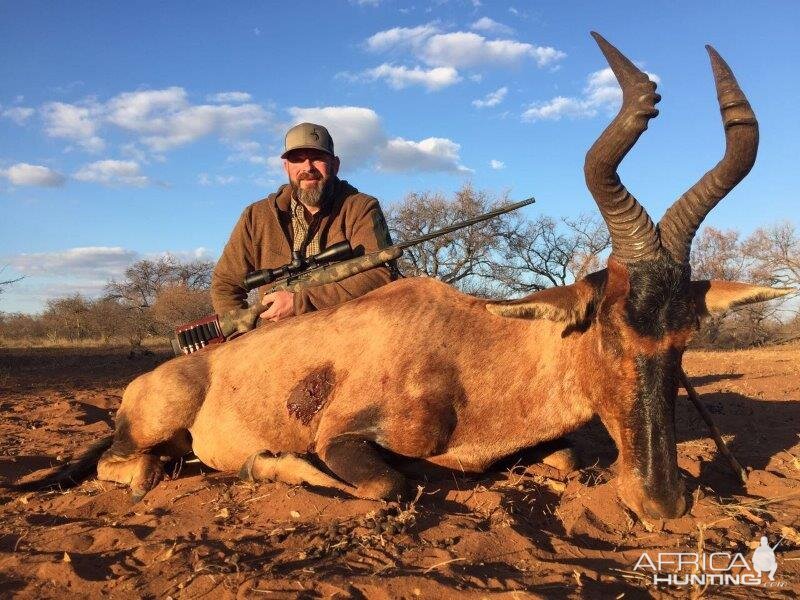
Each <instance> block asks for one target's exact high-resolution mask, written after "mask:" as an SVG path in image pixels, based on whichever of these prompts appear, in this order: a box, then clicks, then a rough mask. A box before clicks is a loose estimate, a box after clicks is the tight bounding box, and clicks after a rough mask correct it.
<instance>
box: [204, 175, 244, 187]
mask: <svg viewBox="0 0 800 600" xmlns="http://www.w3.org/2000/svg"><path fill="white" fill-rule="evenodd" d="M237 181H239V179H238V178H237V177H233V176H232V175H215V176H214V177H211V176H210V175H209V174H208V173H200V175H198V176H197V183H199V184H200V185H202V186H210V185H230V184H232V183H236V182H237Z"/></svg>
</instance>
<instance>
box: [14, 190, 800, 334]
mask: <svg viewBox="0 0 800 600" xmlns="http://www.w3.org/2000/svg"><path fill="white" fill-rule="evenodd" d="M506 201H507V198H505V197H501V198H494V197H492V196H490V195H489V194H487V193H486V192H482V191H476V190H474V189H473V188H472V187H471V186H470V185H466V186H464V187H463V188H461V189H460V190H459V191H458V192H456V193H455V194H454V196H453V197H450V198H448V197H445V196H443V195H441V194H435V193H431V192H423V193H412V194H409V195H408V196H406V198H405V199H404V200H402V201H401V202H399V203H397V204H395V205H393V206H391V207H389V209H388V211H387V215H386V216H387V220H388V222H389V228H390V231H391V232H392V236H393V239H394V240H395V241H402V240H408V239H411V238H414V237H417V236H420V235H424V234H425V233H429V232H432V231H435V230H438V229H441V228H443V227H446V226H448V225H452V224H454V223H456V222H458V221H462V220H464V219H467V218H470V217H473V216H477V215H479V214H482V213H485V212H488V211H489V210H492V209H493V208H496V207H497V206H499V205H501V204H503V203H504V202H506ZM610 246H611V243H610V238H609V235H608V230H607V229H606V226H605V224H604V223H603V221H602V220H601V218H600V216H599V215H595V214H592V215H582V216H580V217H578V218H576V219H560V220H556V219H553V218H551V217H548V216H538V217H535V218H527V217H524V216H523V215H522V214H520V213H519V211H516V212H513V213H507V214H505V215H503V216H501V217H498V218H496V219H492V220H490V221H485V222H483V223H480V224H478V225H474V226H472V227H470V228H467V229H462V230H460V231H457V232H453V233H451V234H449V235H447V236H443V237H440V238H436V239H434V240H430V241H428V242H425V243H423V244H420V245H417V246H414V247H412V248H409V249H407V250H406V251H405V253H404V255H403V257H402V258H401V259H400V261H399V263H400V264H399V266H400V270H401V272H402V273H403V274H404V275H405V276H417V275H425V276H429V277H436V278H438V279H441V280H442V281H445V282H447V283H449V284H451V285H453V286H455V287H457V288H458V289H460V290H462V291H464V292H467V293H471V294H475V295H480V296H484V297H490V298H504V297H513V296H521V295H525V294H529V293H532V292H534V291H537V290H541V289H544V288H547V287H551V286H555V285H565V284H569V283H572V282H573V281H575V280H576V279H579V278H581V277H583V276H585V275H586V274H588V273H591V272H592V271H596V270H598V269H599V268H601V267H602V266H603V264H604V259H605V257H606V255H607V254H608V251H609V249H610ZM691 263H692V271H693V278H694V279H728V280H734V281H746V282H751V283H758V284H761V285H772V286H781V287H796V288H800V236H799V235H798V233H797V231H796V230H795V228H794V226H793V225H792V224H790V223H780V224H777V225H774V226H771V227H766V228H761V229H758V230H756V231H755V232H754V233H753V234H752V235H750V236H749V237H747V238H746V239H744V240H741V239H740V234H739V233H738V232H736V231H720V230H718V229H714V228H711V227H708V228H706V229H704V230H703V231H701V233H700V234H699V235H698V236H697V238H696V240H695V243H694V247H693V251H692V255H691ZM213 267H214V264H213V263H212V262H209V261H203V260H193V261H180V260H178V259H176V258H175V257H172V256H164V257H161V258H157V259H153V260H150V259H147V260H141V261H138V262H136V263H134V264H132V265H131V266H130V267H128V269H126V271H125V273H124V276H123V277H122V278H121V279H120V280H119V281H117V280H112V281H110V282H108V284H107V285H106V288H105V290H104V294H103V295H102V297H100V298H98V299H90V298H87V297H85V296H82V295H79V294H76V295H71V296H65V297H62V298H56V299H53V300H49V301H48V302H47V305H46V308H45V310H44V312H42V313H41V314H39V315H26V314H19V313H17V314H9V313H2V312H0V342H2V340H3V339H6V340H17V341H18V342H19V341H29V342H31V343H36V341H66V342H75V341H80V340H96V341H98V342H101V343H119V342H121V341H122V342H127V343H130V344H131V345H134V346H136V345H139V344H141V343H142V341H143V340H144V339H146V338H152V337H156V338H164V337H166V336H168V335H169V334H170V333H171V332H172V331H173V330H174V328H175V327H176V326H177V325H179V324H181V323H185V322H188V321H191V320H194V319H197V318H200V317H202V316H204V315H207V314H211V313H212V312H213V309H212V307H211V300H210V294H209V287H210V283H211V272H212V270H213ZM6 283H13V281H8V282H6ZM1 288H2V286H1V285H0V289H1ZM796 337H800V312H799V311H798V298H797V295H796V294H795V295H794V298H793V299H792V297H790V298H789V299H788V300H782V301H773V302H769V303H767V304H760V305H755V306H751V307H743V308H740V309H736V310H733V311H731V312H730V313H729V314H727V315H723V316H719V317H714V318H713V319H709V320H708V321H707V322H706V324H705V325H704V327H703V329H702V330H701V332H700V334H699V335H698V336H697V337H696V344H697V345H700V346H706V347H746V346H752V345H759V344H765V343H774V342H780V341H784V340H789V339H793V338H796Z"/></svg>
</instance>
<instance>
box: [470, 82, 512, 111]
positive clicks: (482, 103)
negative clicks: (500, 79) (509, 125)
mask: <svg viewBox="0 0 800 600" xmlns="http://www.w3.org/2000/svg"><path fill="white" fill-rule="evenodd" d="M506 94H508V88H507V87H501V88H498V89H496V90H495V91H493V92H490V93H488V94H486V97H484V99H483V100H473V101H472V106H474V107H476V108H489V107H491V106H497V105H498V104H500V103H501V102H502V101H503V100H504V99H505V97H506Z"/></svg>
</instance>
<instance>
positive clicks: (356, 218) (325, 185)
mask: <svg viewBox="0 0 800 600" xmlns="http://www.w3.org/2000/svg"><path fill="white" fill-rule="evenodd" d="M281 158H282V159H283V168H284V171H286V174H287V176H288V178H289V183H288V185H283V186H281V187H280V188H279V189H278V191H277V192H275V193H273V194H270V195H269V196H268V197H266V198H264V199H263V200H259V201H258V202H255V203H254V204H251V205H250V206H248V207H247V208H246V209H245V210H244V212H243V213H242V216H241V217H240V218H239V221H238V222H237V223H236V226H235V227H234V229H233V232H232V233H231V237H230V239H229V240H228V243H227V244H226V246H225V249H224V250H223V252H222V256H221V257H220V259H219V262H218V263H217V266H216V268H215V269H214V274H213V276H212V279H211V300H212V302H213V304H214V310H215V312H217V313H218V314H223V313H225V312H227V311H229V310H231V309H234V308H245V307H246V306H247V290H246V289H245V288H244V287H243V282H244V277H245V275H246V274H247V273H249V272H250V271H254V270H256V269H274V268H277V267H280V266H283V265H285V264H286V263H288V262H290V261H291V259H292V256H291V252H292V251H293V250H295V251H298V252H300V253H301V254H302V255H303V256H313V255H314V254H318V253H319V252H320V251H322V250H324V249H325V248H327V247H329V246H331V245H333V244H335V243H337V242H341V241H344V240H347V241H349V242H350V245H351V246H352V248H353V249H354V250H362V251H363V252H365V253H369V252H373V251H375V250H379V249H380V248H384V247H386V246H389V245H391V243H392V242H391V239H390V237H389V230H388V228H387V226H386V220H385V219H384V216H383V213H382V212H381V208H380V206H379V205H378V201H377V200H376V199H375V198H373V197H372V196H367V195H366V194H362V193H360V192H359V191H358V190H357V189H356V188H354V187H353V186H351V185H350V184H349V183H347V182H346V181H342V180H340V179H339V178H338V177H337V174H338V172H339V158H338V157H337V156H336V155H335V154H334V149H333V139H331V136H330V133H328V130H327V129H325V127H323V126H321V125H315V124H314V123H301V124H300V125H296V126H295V127H292V128H291V129H290V130H289V131H288V132H287V134H286V140H285V146H284V153H283V154H282V155H281ZM391 279H392V274H391V272H390V270H389V268H388V267H385V266H381V267H377V268H374V269H370V270H369V271H366V272H364V273H359V274H357V275H353V276H352V277H348V278H347V279H344V280H342V281H339V282H336V283H330V284H326V285H321V286H316V287H313V288H308V289H304V290H301V291H298V292H288V291H279V292H274V293H272V294H267V295H264V294H263V292H261V291H259V296H260V297H261V303H262V304H263V305H264V306H265V307H268V308H266V310H265V311H264V312H263V313H262V314H261V318H262V319H263V320H268V321H279V320H281V319H285V318H287V317H291V316H294V315H300V314H303V313H306V312H310V311H313V310H319V309H323V308H328V307H331V306H335V305H337V304H340V303H341V302H345V301H346V300H350V299H352V298H356V297H358V296H361V295H363V294H366V293H367V292H369V291H371V290H373V289H375V288H377V287H380V286H382V285H384V284H386V283H388V282H389V281H391Z"/></svg>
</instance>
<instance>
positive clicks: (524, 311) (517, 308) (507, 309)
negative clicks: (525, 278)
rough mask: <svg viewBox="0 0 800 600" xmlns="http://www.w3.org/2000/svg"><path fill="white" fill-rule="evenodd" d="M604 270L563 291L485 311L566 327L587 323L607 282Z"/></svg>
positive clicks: (490, 305) (499, 304)
mask: <svg viewBox="0 0 800 600" xmlns="http://www.w3.org/2000/svg"><path fill="white" fill-rule="evenodd" d="M605 273H606V272H605V270H603V271H599V272H598V273H592V274H591V275H589V276H587V277H585V278H584V279H581V280H580V281H577V282H575V283H573V284H572V285H565V286H561V287H553V288H547V289H546V290H540V291H538V292H534V293H533V294H531V295H530V296H526V297H525V298H520V299H519V300H509V301H505V302H489V303H488V304H487V305H486V309H487V310H488V311H489V312H490V313H493V314H495V315H499V316H501V317H514V318H517V319H547V320H549V321H557V322H560V323H564V324H565V325H576V324H578V323H581V322H583V321H585V320H586V319H587V318H589V316H591V314H592V313H593V312H594V308H595V306H596V304H597V302H596V300H597V298H598V290H599V289H600V287H601V286H602V284H603V283H604V282H605Z"/></svg>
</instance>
